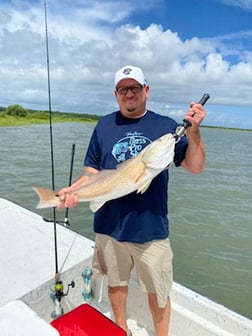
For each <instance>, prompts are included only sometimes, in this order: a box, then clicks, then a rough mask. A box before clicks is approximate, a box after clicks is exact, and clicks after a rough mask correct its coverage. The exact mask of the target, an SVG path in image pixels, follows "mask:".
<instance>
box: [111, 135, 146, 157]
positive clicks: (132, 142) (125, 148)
mask: <svg viewBox="0 0 252 336" xmlns="http://www.w3.org/2000/svg"><path fill="white" fill-rule="evenodd" d="M150 143H151V140H150V139H149V138H147V137H146V136H143V135H142V133H138V132H133V133H130V132H128V133H126V136H125V137H124V138H122V139H120V140H118V141H117V143H116V144H114V146H113V149H112V155H113V157H114V158H115V159H116V161H117V162H118V163H120V162H123V161H125V160H128V159H130V158H132V157H135V156H137V155H138V154H139V153H140V152H141V150H142V149H143V148H144V147H146V146H147V145H149V144H150Z"/></svg>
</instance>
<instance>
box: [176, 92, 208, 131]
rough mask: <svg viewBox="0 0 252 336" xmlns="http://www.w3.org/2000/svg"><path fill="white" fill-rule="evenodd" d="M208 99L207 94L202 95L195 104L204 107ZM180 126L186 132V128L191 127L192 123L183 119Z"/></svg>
mask: <svg viewBox="0 0 252 336" xmlns="http://www.w3.org/2000/svg"><path fill="white" fill-rule="evenodd" d="M209 98H210V95H209V94H208V93H204V94H203V96H202V97H201V98H200V100H199V101H198V103H197V104H201V105H202V106H203V105H205V103H206V102H207V101H208V99H209ZM182 126H183V127H184V130H186V129H187V128H188V127H190V126H192V123H191V122H190V121H189V120H186V119H184V120H183V125H182Z"/></svg>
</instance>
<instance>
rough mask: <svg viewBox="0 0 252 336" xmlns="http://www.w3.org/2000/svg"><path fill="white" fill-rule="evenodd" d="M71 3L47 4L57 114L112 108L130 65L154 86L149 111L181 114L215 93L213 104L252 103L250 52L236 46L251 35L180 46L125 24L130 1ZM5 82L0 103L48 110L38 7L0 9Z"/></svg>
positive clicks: (169, 35)
mask: <svg viewBox="0 0 252 336" xmlns="http://www.w3.org/2000/svg"><path fill="white" fill-rule="evenodd" d="M71 4H72V1H71V2H70V1H69V2H68V1H60V2H59V1H51V3H49V4H48V29H49V50H50V76H51V89H52V102H53V108H54V109H57V110H66V111H82V112H85V113H96V114H103V113H108V112H110V111H111V109H115V108H116V104H115V102H114V97H113V76H114V72H115V71H116V70H117V69H118V68H119V67H121V66H123V65H126V64H135V65H138V66H141V67H142V68H143V69H144V71H145V72H146V75H147V78H148V79H149V82H150V84H151V98H150V106H151V107H152V108H153V109H155V107H156V108H157V109H161V110H162V112H163V113H164V114H170V115H177V116H178V117H181V115H182V114H183V112H182V111H183V110H182V109H181V108H180V107H176V108H174V106H175V105H176V104H179V103H183V104H186V103H187V104H188V103H189V102H190V101H191V100H194V99H195V100H196V99H197V98H200V96H201V94H202V93H204V92H210V93H211V97H212V99H211V102H212V104H220V105H237V106H238V105H241V106H251V105H252V97H251V93H250V92H251V87H252V50H251V49H246V48H244V45H242V46H243V47H242V46H239V53H238V52H237V41H238V42H239V39H240V41H241V43H242V41H243V40H244V39H247V38H248V36H250V33H249V32H247V33H245V32H242V33H241V34H240V35H236V36H235V37H234V36H222V37H218V38H215V39H203V40H202V39H198V38H192V39H188V40H186V41H182V40H181V38H180V37H179V35H178V34H177V33H176V32H172V31H171V30H163V29H162V27H161V26H158V25H155V24H152V25H150V26H149V27H148V28H146V29H141V28H140V27H139V26H133V25H122V26H120V24H118V23H120V22H121V20H123V19H125V18H127V16H129V15H130V14H131V13H132V11H133V10H134V9H133V7H132V5H131V4H130V2H129V1H125V2H123V1H122V2H117V1H104V2H100V1H99V2H98V1H86V2H85V8H84V4H83V1H75V6H72V5H71ZM119 5H120V8H119ZM140 5H141V4H140ZM148 5H149V6H151V5H152V3H151V2H149V3H148ZM49 6H50V7H49ZM59 8H60V9H61V12H60V13H59ZM84 9H85V10H84ZM56 13H57V14H56ZM116 23H117V24H118V26H117V24H116ZM250 37H251V36H250ZM234 38H235V41H236V44H235V45H234V44H232V42H234ZM245 45H246V44H245ZM234 59H235V61H234ZM0 78H1V81H0V106H7V105H11V104H16V103H19V104H22V105H23V106H27V107H32V108H42V109H47V101H48V98H47V69H46V49H45V27H44V8H43V6H42V5H41V2H37V3H36V4H35V3H34V5H31V4H29V6H28V3H26V2H23V1H19V2H16V4H15V5H10V4H7V5H6V4H4V3H1V4H0Z"/></svg>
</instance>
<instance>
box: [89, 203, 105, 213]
mask: <svg viewBox="0 0 252 336" xmlns="http://www.w3.org/2000/svg"><path fill="white" fill-rule="evenodd" d="M104 203H106V201H102V202H101V201H92V202H90V204H89V207H90V209H91V210H92V211H93V212H96V211H97V210H99V209H100V208H101V207H102V206H103V204H104Z"/></svg>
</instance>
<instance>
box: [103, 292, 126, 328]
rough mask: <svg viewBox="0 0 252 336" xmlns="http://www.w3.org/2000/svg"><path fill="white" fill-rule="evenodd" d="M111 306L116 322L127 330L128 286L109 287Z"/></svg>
mask: <svg viewBox="0 0 252 336" xmlns="http://www.w3.org/2000/svg"><path fill="white" fill-rule="evenodd" d="M108 294H109V299H110V303H111V307H112V310H113V313H114V318H115V323H116V324H118V325H119V326H120V327H121V328H122V329H124V330H125V331H127V316H126V304H127V296H128V286H117V287H111V286H109V287H108Z"/></svg>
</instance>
